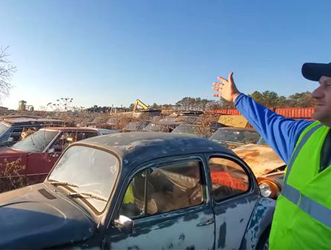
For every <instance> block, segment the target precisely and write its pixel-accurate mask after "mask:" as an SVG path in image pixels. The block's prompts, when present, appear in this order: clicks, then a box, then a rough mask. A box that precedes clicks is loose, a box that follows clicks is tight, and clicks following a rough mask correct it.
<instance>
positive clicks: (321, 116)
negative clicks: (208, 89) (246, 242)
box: [214, 63, 331, 249]
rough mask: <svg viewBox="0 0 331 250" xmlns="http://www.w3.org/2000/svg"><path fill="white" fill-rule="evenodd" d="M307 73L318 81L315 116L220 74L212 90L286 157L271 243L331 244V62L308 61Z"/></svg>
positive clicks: (302, 246) (328, 246) (306, 246)
mask: <svg viewBox="0 0 331 250" xmlns="http://www.w3.org/2000/svg"><path fill="white" fill-rule="evenodd" d="M302 74H303V76H304V77H305V78H306V79H308V80H312V81H317V82H319V86H318V87H317V88H316V89H315V90H314V91H313V93H312V97H313V98H314V99H315V101H316V108H315V112H314V114H313V118H314V119H315V120H316V121H306V120H293V119H290V118H285V117H283V116H281V115H278V114H276V113H274V112H272V111H271V110H269V109H267V108H266V107H264V106H262V105H260V104H258V103H256V102H255V101H254V100H253V99H252V98H250V97H248V96H246V95H244V94H242V93H240V92H239V91H238V89H237V87H236V85H235V83H234V81H233V73H230V74H229V77H228V79H225V78H223V77H218V80H219V82H216V83H214V90H216V91H218V93H217V94H214V96H219V97H222V98H224V99H225V100H227V101H230V102H234V103H235V105H236V107H237V108H238V110H239V111H240V113H241V114H243V115H244V116H245V117H246V119H247V120H248V121H249V122H250V123H251V124H252V125H253V127H254V128H255V129H256V130H257V131H258V132H259V133H260V134H261V136H262V137H263V139H264V140H265V141H266V142H268V144H269V145H270V146H271V147H272V148H273V149H274V150H275V151H276V152H277V153H278V155H279V156H280V157H281V158H282V159H283V160H284V161H285V162H286V163H287V170H286V175H285V179H284V187H283V189H282V193H281V195H280V196H279V198H278V200H277V205H276V210H275V214H274V218H273V223H272V226H271V232H270V238H269V244H270V249H331V192H330V190H331V167H330V164H331V161H330V160H331V133H330V127H331V63H329V64H324V63H305V64H304V65H303V66H302Z"/></svg>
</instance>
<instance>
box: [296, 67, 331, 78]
mask: <svg viewBox="0 0 331 250" xmlns="http://www.w3.org/2000/svg"><path fill="white" fill-rule="evenodd" d="M301 72H302V75H303V76H304V78H306V79H308V80H311V81H319V79H320V78H321V76H327V77H331V63H305V64H303V65H302V69H301Z"/></svg>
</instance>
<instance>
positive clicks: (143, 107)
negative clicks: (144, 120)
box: [132, 99, 149, 112]
mask: <svg viewBox="0 0 331 250" xmlns="http://www.w3.org/2000/svg"><path fill="white" fill-rule="evenodd" d="M138 106H139V107H141V108H142V109H143V110H149V107H148V105H146V104H145V103H143V102H142V101H140V100H139V99H137V100H136V101H135V102H134V104H133V110H132V111H133V112H136V111H137V109H138Z"/></svg>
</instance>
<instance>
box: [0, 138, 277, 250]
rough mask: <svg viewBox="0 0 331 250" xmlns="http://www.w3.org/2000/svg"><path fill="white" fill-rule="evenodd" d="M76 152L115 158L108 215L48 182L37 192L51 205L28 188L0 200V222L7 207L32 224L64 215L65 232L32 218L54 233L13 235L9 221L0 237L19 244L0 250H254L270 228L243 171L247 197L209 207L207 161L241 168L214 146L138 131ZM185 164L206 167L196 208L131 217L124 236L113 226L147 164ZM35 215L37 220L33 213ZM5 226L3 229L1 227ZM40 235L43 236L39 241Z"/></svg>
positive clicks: (267, 211)
mask: <svg viewBox="0 0 331 250" xmlns="http://www.w3.org/2000/svg"><path fill="white" fill-rule="evenodd" d="M75 146H81V147H82V146H86V147H92V148H96V150H104V151H106V152H109V153H111V154H113V155H116V157H117V158H118V160H119V162H120V163H121V172H120V174H119V176H118V179H117V180H116V185H115V188H114V190H113V192H112V195H111V198H110V200H109V202H108V205H107V207H106V210H105V211H104V212H102V213H99V214H96V213H95V212H94V211H93V210H92V209H91V208H90V207H88V206H86V205H84V204H85V203H84V202H83V201H82V200H81V199H72V198H70V197H69V196H68V195H67V191H68V190H69V189H68V190H66V192H62V191H61V190H60V189H59V188H55V187H54V186H52V185H51V184H50V183H49V182H47V181H46V182H45V183H43V184H39V185H42V187H43V188H45V189H47V191H48V192H50V194H52V195H54V196H55V197H56V199H47V198H46V197H43V198H40V196H41V194H40V193H39V192H37V191H38V189H40V188H42V187H41V186H31V187H27V188H26V189H23V190H16V191H13V192H10V193H4V194H2V195H0V201H1V202H0V217H1V216H5V213H4V211H5V212H6V210H5V209H6V207H10V206H20V209H21V210H22V211H25V215H26V217H27V218H34V217H33V216H32V214H33V212H34V210H36V209H37V208H38V209H39V210H40V211H39V210H38V209H37V210H38V211H39V212H40V213H41V212H43V214H44V216H46V217H47V216H48V215H49V214H50V217H51V218H53V219H54V220H55V219H56V220H60V219H59V218H60V216H57V217H56V216H53V217H52V215H55V214H58V213H60V212H61V213H62V215H65V216H62V217H63V221H64V222H63V223H64V224H65V223H67V224H66V225H70V226H68V227H63V228H64V230H58V228H56V227H55V226H56V225H55V224H54V223H47V221H46V220H44V219H43V218H44V217H40V216H38V219H37V220H35V222H36V223H39V222H42V223H46V224H47V225H48V226H49V227H50V228H51V229H52V230H49V231H48V232H46V231H45V230H43V231H42V232H40V233H39V231H40V230H39V229H40V227H36V228H34V227H35V224H33V223H30V224H26V225H25V228H26V230H25V229H23V228H20V229H19V230H16V229H15V228H14V226H15V223H14V222H15V220H12V221H11V225H10V226H11V227H12V228H11V229H12V230H10V231H9V230H7V229H6V227H4V226H3V225H2V226H1V227H0V232H3V233H4V234H6V233H8V234H15V233H17V232H19V233H21V236H22V239H20V240H17V241H16V242H15V244H16V245H15V244H14V243H13V242H10V243H8V242H7V243H8V244H7V245H6V242H5V239H3V237H2V238H1V239H0V248H1V247H2V248H6V247H7V248H17V249H18V248H23V247H26V246H29V247H30V246H32V247H31V248H38V249H40V248H61V247H62V246H65V247H63V248H68V249H69V248H73V249H102V250H110V249H127V250H129V249H130V250H140V249H164V250H166V249H182V250H185V249H187V250H189V249H195V250H199V249H240V248H242V249H253V248H254V247H255V246H256V244H257V242H258V240H259V238H260V237H261V235H262V233H263V231H264V230H265V229H266V228H267V227H268V226H270V222H271V218H272V213H273V209H274V205H275V204H274V203H272V202H270V201H269V200H268V199H265V198H262V197H261V196H260V194H259V189H258V186H257V183H256V180H255V179H254V176H253V173H252V172H251V171H250V170H249V169H248V168H247V173H248V174H249V175H250V176H251V178H252V183H251V184H252V185H251V190H250V191H249V192H246V193H244V194H240V195H236V196H233V197H229V198H226V199H224V200H221V201H214V199H213V196H212V192H211V190H210V188H211V186H212V184H211V183H210V176H209V178H208V177H207V176H208V175H209V170H208V165H207V164H206V162H208V157H207V156H208V155H215V154H217V155H222V156H224V155H225V156H227V157H228V158H229V159H230V158H233V159H236V160H237V161H238V162H240V159H238V157H237V156H236V154H234V153H233V152H232V151H231V150H229V149H227V148H224V147H223V146H221V145H219V144H217V143H214V142H212V141H209V140H206V139H202V138H198V137H190V136H186V135H169V134H162V133H139V132H136V133H123V134H113V135H109V136H108V135H107V136H102V137H99V138H97V137H95V138H90V139H87V140H84V141H81V142H78V143H74V144H72V145H71V146H70V147H75ZM183 157H184V158H189V159H191V158H192V157H195V158H199V159H201V162H202V163H204V165H203V168H202V171H204V173H203V175H202V176H203V178H205V177H207V178H206V179H204V180H203V185H204V191H205V194H206V196H205V197H204V199H203V202H202V203H201V204H197V205H194V206H191V207H187V208H185V207H181V208H180V209H178V210H174V211H168V210H167V211H168V212H164V213H159V214H153V215H150V214H146V215H142V214H141V215H139V216H138V217H133V218H131V220H129V221H131V222H132V225H130V231H129V230H127V231H126V230H124V229H123V228H121V227H120V226H119V225H118V224H116V223H115V220H116V219H118V216H119V212H118V211H120V206H121V204H122V200H123V197H124V196H125V194H126V190H127V185H129V180H128V179H130V178H131V175H133V174H134V173H137V172H138V171H141V170H142V169H146V166H150V165H153V164H154V163H155V162H157V163H159V162H163V163H164V161H165V160H168V159H172V160H173V159H174V158H180V159H183ZM166 163H167V162H166ZM242 164H244V163H242ZM184 179H185V178H182V179H181V180H184ZM188 182H189V181H188ZM61 188H62V187H61ZM37 195H38V196H37ZM18 204H19V205H18ZM27 204H29V205H27ZM49 204H52V206H53V207H54V208H56V209H57V210H56V209H50V208H48V207H47V206H48V205H49ZM56 211H58V212H56ZM11 212H12V215H13V216H12V217H13V218H16V216H15V212H14V211H11ZM16 214H17V212H16ZM38 215H40V214H39V213H38ZM143 216H145V217H143ZM128 219H129V218H128ZM17 222H19V223H23V220H17ZM6 226H8V225H7V224H6ZM37 226H38V225H37ZM131 226H132V227H131ZM72 228H76V229H75V230H73V229H72ZM14 229H15V230H14ZM32 230H34V232H38V234H36V235H32V236H33V237H32V236H31V234H29V237H30V236H31V237H32V238H31V241H30V242H29V243H31V244H32V245H29V244H28V245H26V244H24V243H25V242H24V239H26V238H24V237H26V234H27V233H29V232H31V231H32ZM38 230H39V231H38ZM46 233H48V235H46V236H45V235H43V234H46ZM2 235H3V234H2ZM23 236H24V237H23ZM36 237H37V239H38V240H36ZM61 237H62V238H61ZM39 239H42V240H39ZM60 239H61V240H60ZM4 242H5V243H4ZM13 244H14V245H13ZM9 246H10V247H9ZM13 246H14V247H13Z"/></svg>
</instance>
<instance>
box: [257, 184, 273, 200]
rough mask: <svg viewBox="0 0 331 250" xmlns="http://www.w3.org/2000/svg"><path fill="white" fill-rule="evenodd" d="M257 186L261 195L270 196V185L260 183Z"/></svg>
mask: <svg viewBox="0 0 331 250" xmlns="http://www.w3.org/2000/svg"><path fill="white" fill-rule="evenodd" d="M259 188H260V192H261V195H262V196H263V197H266V198H267V197H270V195H271V193H272V191H271V188H270V186H269V185H268V184H267V183H261V184H260V185H259Z"/></svg>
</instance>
